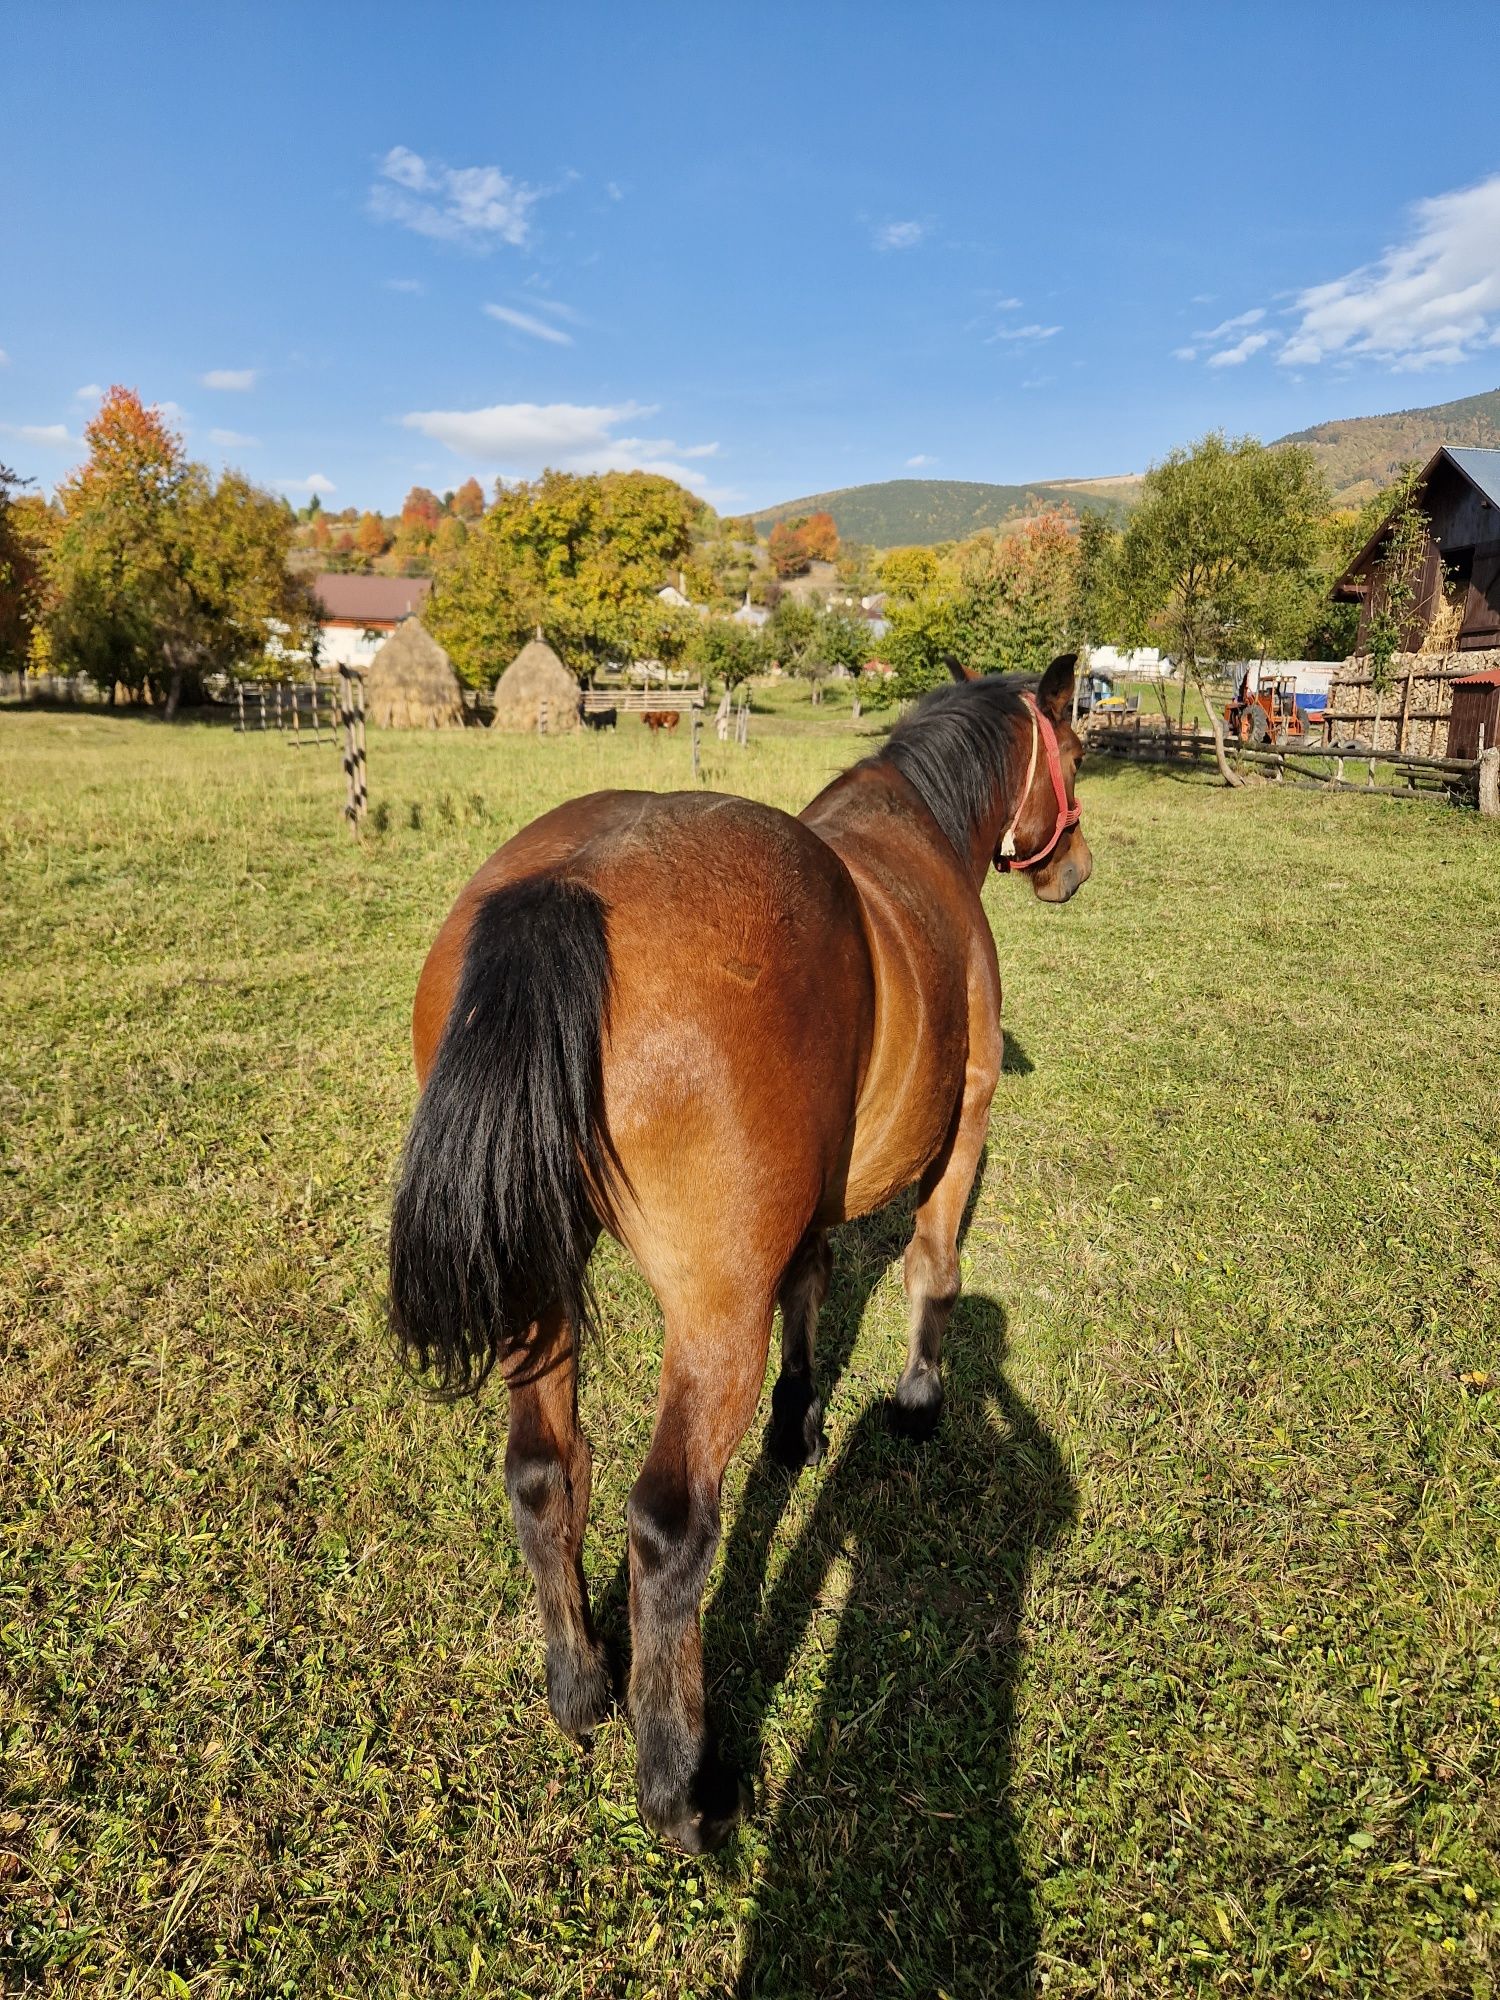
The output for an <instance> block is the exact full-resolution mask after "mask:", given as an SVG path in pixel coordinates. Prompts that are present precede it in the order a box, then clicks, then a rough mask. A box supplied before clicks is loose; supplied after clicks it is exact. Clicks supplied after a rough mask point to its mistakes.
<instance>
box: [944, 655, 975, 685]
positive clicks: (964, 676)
mask: <svg viewBox="0 0 1500 2000" xmlns="http://www.w3.org/2000/svg"><path fill="white" fill-rule="evenodd" d="M943 665H944V666H945V667H946V668H947V669H948V671H949V673H950V674H952V676H953V678H954V679H955V680H956V681H977V680H979V679H980V678H981V676H980V675H979V674H976V673H975V671H974V669H973V668H972V667H966V666H965V665H964V663H963V661H962V660H960V659H958V658H957V657H956V656H955V655H954V654H952V653H944V655H943Z"/></svg>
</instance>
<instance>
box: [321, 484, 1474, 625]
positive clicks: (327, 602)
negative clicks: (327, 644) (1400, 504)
mask: <svg viewBox="0 0 1500 2000" xmlns="http://www.w3.org/2000/svg"><path fill="white" fill-rule="evenodd" d="M1495 456H1496V457H1497V458H1500V452H1497V453H1496V454H1495ZM313 589H314V590H315V591H316V592H317V595H318V601H319V603H320V604H321V605H322V607H323V616H324V618H325V619H328V620H337V621H340V622H342V623H345V624H355V625H360V624H366V625H399V624H400V622H401V620H402V619H403V618H409V617H411V616H412V614H413V613H414V612H418V611H420V610H421V609H422V606H423V605H424V604H425V603H426V601H427V593H428V592H429V591H430V590H431V589H432V578H431V577H429V576H368V575H361V574H360V572H359V571H357V570H352V571H349V572H348V573H346V574H340V573H339V572H337V571H334V570H325V571H324V572H323V573H322V574H321V575H320V576H316V577H314V578H313Z"/></svg>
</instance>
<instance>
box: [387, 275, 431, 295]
mask: <svg viewBox="0 0 1500 2000" xmlns="http://www.w3.org/2000/svg"><path fill="white" fill-rule="evenodd" d="M385 288H386V290H387V291H388V292H409V293H410V294H411V296H412V297H413V298H420V297H421V295H422V293H423V292H425V291H426V289H427V287H426V286H425V285H424V284H423V283H422V280H421V279H420V278H387V279H386V281H385Z"/></svg>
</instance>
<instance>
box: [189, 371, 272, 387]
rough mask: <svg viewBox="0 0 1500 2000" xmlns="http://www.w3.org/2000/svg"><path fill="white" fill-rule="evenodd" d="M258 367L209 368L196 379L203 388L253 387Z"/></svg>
mask: <svg viewBox="0 0 1500 2000" xmlns="http://www.w3.org/2000/svg"><path fill="white" fill-rule="evenodd" d="M259 373H260V370H259V369H258V368H210V369H209V371H208V373H207V374H206V375H200V376H199V377H198V380H199V381H200V382H201V383H202V384H203V386H204V388H205V389H234V390H238V391H243V390H246V389H253V388H254V387H255V381H256V377H257V376H258V375H259Z"/></svg>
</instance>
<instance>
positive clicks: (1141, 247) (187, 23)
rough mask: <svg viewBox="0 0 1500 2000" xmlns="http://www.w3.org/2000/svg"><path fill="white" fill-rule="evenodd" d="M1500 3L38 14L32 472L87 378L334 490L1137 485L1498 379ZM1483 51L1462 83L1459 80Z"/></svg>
mask: <svg viewBox="0 0 1500 2000" xmlns="http://www.w3.org/2000/svg"><path fill="white" fill-rule="evenodd" d="M1494 24H1495V16H1494V12H1493V8H1489V7H1485V8H1481V7H1478V6H1473V7H1466V6H1464V5H1461V4H1456V5H1450V6H1449V7H1447V8H1446V9H1445V10H1444V12H1443V16H1442V27H1441V34H1440V37H1439V42H1438V45H1437V47H1436V48H1434V46H1433V45H1432V43H1431V41H1430V39H1429V37H1428V35H1427V33H1426V32H1425V30H1424V29H1423V27H1422V17H1421V14H1420V10H1416V11H1414V10H1413V9H1412V7H1411V6H1410V4H1409V0H1403V4H1401V5H1394V6H1387V5H1384V4H1368V0H1367V3H1366V4H1362V5H1359V6H1345V5H1343V4H1339V0H1313V4H1308V3H1307V0H1302V4H1300V5H1297V6H1281V5H1253V4H1239V5H1235V6H1232V7H1229V6H1219V5H1207V6H1206V5H1203V4H1201V0H1200V4H1195V5H1190V6H1188V5H1184V6H1145V5H1130V4H1121V0H1111V4H1108V5H1099V6H1095V5H1075V6H1068V5H1066V4H1058V5H1055V6H1052V7H1038V6H1036V5H1034V4H1032V5H1028V6H1026V7H1024V8H1021V7H1010V6H996V5H989V6H980V5H969V6H953V5H947V6H943V5H938V6H930V5H929V6H924V7H920V8H919V7H916V6H882V5H873V4H871V5H864V6H858V7H856V6H844V5H840V4H834V3H833V0H830V4H827V5H825V6H824V7H823V8H821V9H819V10H810V9H802V8H791V7H781V6H776V5H768V6H761V7H753V6H738V7H732V8H717V7H712V8H711V7H705V6H703V5H701V4H700V5H699V6H697V7H694V8H680V7H675V6H667V5H661V6H652V5H642V6H637V7H635V8H620V7H618V6H615V7H602V6H600V7H596V6H586V7H573V8H567V7H560V6H556V5H554V6H552V7H547V8H543V7H540V6H528V7H525V8H522V7H517V6H499V5H490V6H485V7H481V6H479V5H470V6H464V7H454V6H442V5H433V6H427V7H425V8H424V7H417V6H410V5H409V6H406V7H402V8H394V7H386V6H384V5H380V4H375V3H374V0H367V4H365V5H362V6H360V7H358V8H328V7H324V8H307V7H297V8H292V7H288V6H278V5H271V4H265V0H262V4H259V5H257V6H255V7H253V8H252V7H250V6H242V7H223V8H209V7H205V6H202V5H198V6H194V7H192V8H186V7H175V6H171V5H167V4H158V5H152V6H149V7H143V6H133V5H130V4H128V0H114V4H111V5H109V6H83V5H77V4H68V0H55V4H51V5H47V6H32V7H29V8H17V9H13V10H11V11H10V13H9V15H8V18H7V25H6V33H5V39H6V44H7V54H6V62H5V73H4V75H3V76H0V353H3V355H4V361H3V362H0V459H4V460H5V461H6V462H8V463H10V464H12V465H14V466H15V467H16V468H17V469H18V470H20V471H21V472H23V473H25V474H28V475H29V476H31V477H33V478H35V479H37V480H38V481H39V482H40V483H41V484H42V485H43V486H44V487H45V486H50V485H51V484H52V482H53V481H54V480H55V479H56V478H57V477H58V476H59V475H60V474H61V473H62V472H63V471H64V470H66V469H67V467H68V466H69V465H71V464H73V463H74V462H76V461H77V459H78V458H79V456H80V450H79V444H78V439H79V437H80V433H81V428H82V424H83V422H84V421H85V419H86V417H87V414H88V410H89V407H90V402H91V399H92V397H93V396H94V395H95V394H96V393H97V390H98V388H99V387H100V386H102V385H106V384H108V383H110V382H125V383H128V384H130V385H132V386H134V387H136V388H138V389H139V390H140V391H141V393H142V394H143V395H144V396H145V397H146V399H147V400H148V401H153V402H158V403H162V404H165V405H168V406H169V407H170V408H171V410H172V412H173V413H174V415H175V416H176V418H177V421H178V422H179V424H180V426H181V428H182V429H183V430H184V432H185V434H186V437H187V441H188V445H189V448H190V449H191V451H192V452H193V453H194V455H195V456H200V457H203V458H206V459H209V460H211V461H216V462H228V463H232V464H236V465H239V466H241V467H243V469H244V470H245V471H246V472H248V473H249V474H250V475H251V476H252V477H254V478H256V479H257V480H259V481H261V482H263V483H265V484H267V485H270V486H273V487H277V488H279V489H281V490H285V491H288V492H290V493H291V494H292V496H293V497H294V498H300V497H302V496H303V495H305V493H306V491H307V490H309V482H311V483H312V484H313V485H315V486H316V487H317V488H318V490H321V491H322V492H323V494H324V499H325V504H327V505H329V506H331V507H334V508H338V507H341V506H344V505H361V506H363V505H377V506H383V507H386V508H392V507H394V506H395V505H397V504H398V503H399V501H400V499H401V496H402V494H403V493H404V492H405V491H406V489H407V488H408V487H409V486H410V485H412V484H413V483H414V482H418V481H420V482H422V483H424V484H427V485H430V486H433V487H436V488H438V489H439V490H441V489H442V488H445V487H449V486H454V485H457V484H458V483H459V482H460V481H461V480H462V479H463V478H465V477H466V476H467V475H468V474H470V473H471V472H472V473H477V474H478V475H479V476H480V477H481V479H482V480H484V481H485V482H486V484H488V482H489V481H490V480H492V479H493V478H494V477H495V476H496V475H497V474H503V475H505V476H510V477H515V476H520V475H525V474H529V473H532V472H535V471H536V470H538V469H539V468H540V466H541V465H542V464H544V463H552V464H565V465H572V466H577V467H580V468H592V467H595V466H603V465H609V464H617V465H632V464H641V465H651V466H660V467H662V468H664V469H671V470H672V471H673V472H674V475H675V476H679V477H682V478H685V479H686V480H687V481H688V482H689V483H691V484H693V485H694V486H696V487H697V488H698V489H699V490H700V491H703V492H705V493H706V494H707V495H708V497H709V498H710V499H712V500H713V501H714V502H715V504H717V505H719V506H720V507H721V508H725V509H730V510H735V509H738V508H741V507H746V506H761V505H766V504H770V503H772V502H775V501H778V500H782V499H786V498H790V497H793V496H795V495H797V494H800V493H803V492H809V491H814V490H817V489H819V488H824V487H833V486H843V485H850V484H854V483H856V482H859V481H862V480H870V479H885V478H892V477H899V476H902V475H908V476H909V475H912V474H916V475H926V476H933V477H951V478H966V479H997V480H1005V481H1012V480H1029V479H1033V480H1034V479H1044V478H1050V477H1066V476H1084V475H1100V474H1107V473H1117V472H1129V471H1134V470H1138V469H1140V468H1142V467H1144V466H1145V465H1146V464H1147V463H1148V462H1149V461H1150V460H1151V459H1152V458H1153V457H1155V456H1159V455H1160V454H1161V453H1162V452H1163V451H1165V450H1166V449H1167V448H1169V447H1170V446H1171V445H1172V444H1174V443H1176V442H1179V441H1183V440H1186V439H1188V438H1191V437H1193V436H1194V435H1197V434H1199V433H1201V432H1202V431H1204V430H1205V429H1208V428H1210V427H1213V426H1218V425H1222V426H1225V427H1227V428H1228V429H1230V430H1232V431H1241V430H1248V431H1253V432H1256V433H1257V434H1259V435H1261V436H1263V437H1274V436H1277V435H1280V434H1281V433H1282V432H1284V431H1287V430H1289V429H1293V428H1296V427H1298V426H1301V425H1303V424H1307V423H1311V422H1316V421H1318V420H1319V419H1321V418H1324V417H1331V416H1338V415H1354V414H1364V413H1367V412H1370V411H1375V410H1386V409H1396V408H1401V407H1409V406H1411V405H1413V404H1420V403H1429V402H1436V401H1442V400H1446V399H1448V398H1449V397H1453V396H1461V395H1467V394H1472V393H1473V392H1475V391H1477V390H1480V389H1487V388H1492V387H1494V386H1495V385H1496V384H1497V383H1500V345H1496V342H1497V340H1500V138H1497V137H1496V136H1495V125H1494V120H1493V119H1492V118H1490V117H1488V116H1486V115H1484V113H1483V109H1482V102H1481V99H1480V97H1479V96H1478V95H1475V94H1471V93H1470V92H1469V91H1468V89H1467V87H1466V85H1465V82H1464V79H1465V76H1466V75H1473V74H1478V73H1480V72H1482V70H1483V67H1484V65H1485V63H1486V62H1487V61H1488V55H1487V54H1486V51H1487V50H1488V49H1489V47H1490V45H1491V43H1492V41H1493V30H1494ZM1471 65H1478V69H1477V70H1475V69H1473V68H1471Z"/></svg>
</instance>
